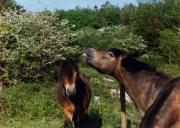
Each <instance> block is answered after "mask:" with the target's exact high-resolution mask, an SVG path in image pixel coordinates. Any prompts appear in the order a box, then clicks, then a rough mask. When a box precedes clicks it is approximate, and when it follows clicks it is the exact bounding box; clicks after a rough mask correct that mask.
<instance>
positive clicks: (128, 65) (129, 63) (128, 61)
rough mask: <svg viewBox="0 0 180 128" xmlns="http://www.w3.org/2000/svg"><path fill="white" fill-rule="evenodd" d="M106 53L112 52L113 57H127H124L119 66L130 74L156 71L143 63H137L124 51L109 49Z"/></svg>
mask: <svg viewBox="0 0 180 128" xmlns="http://www.w3.org/2000/svg"><path fill="white" fill-rule="evenodd" d="M108 51H110V52H113V53H114V55H115V57H119V56H121V55H126V56H127V57H125V58H124V59H123V60H122V62H121V64H122V66H123V67H124V68H125V69H126V70H127V71H130V72H139V71H142V70H145V71H156V69H155V68H154V67H153V66H151V65H149V64H147V63H144V62H141V61H138V60H136V59H135V58H133V57H132V56H131V55H129V54H128V53H126V52H125V51H122V50H120V49H117V48H111V49H109V50H108Z"/></svg>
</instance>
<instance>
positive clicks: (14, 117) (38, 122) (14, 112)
mask: <svg viewBox="0 0 180 128" xmlns="http://www.w3.org/2000/svg"><path fill="white" fill-rule="evenodd" d="M179 68H180V67H179V66H178V65H164V66H163V65H162V67H160V68H159V70H160V71H164V72H166V73H168V74H171V75H173V76H177V75H180V72H179ZM80 70H81V72H83V73H84V74H86V75H87V76H88V77H89V78H90V82H91V85H92V93H93V96H92V99H91V103H90V107H89V116H90V120H91V122H93V123H94V124H95V125H96V126H98V125H101V124H102V126H101V127H102V128H120V127H121V126H120V124H121V119H120V103H119V95H118V94H115V95H114V96H112V95H111V94H110V89H117V90H119V84H118V83H117V82H116V81H115V80H114V79H113V78H111V77H109V76H107V75H102V74H99V73H98V72H96V70H94V69H92V68H89V67H82V68H81V69H80ZM104 78H110V79H113V82H110V81H106V80H105V79H104ZM56 86H57V83H53V84H47V83H41V84H40V83H39V84H38V83H19V84H18V85H16V86H12V87H10V88H7V89H5V90H3V91H2V92H0V128H60V127H61V126H62V125H63V121H64V115H63V111H62V107H61V106H60V105H59V103H58V102H57V99H56V93H55V92H56ZM96 96H98V97H100V100H99V101H95V100H94V97H96ZM127 120H128V128H137V127H138V125H139V123H140V117H139V114H138V113H137V111H136V109H135V107H134V105H133V103H127ZM91 128H93V127H91Z"/></svg>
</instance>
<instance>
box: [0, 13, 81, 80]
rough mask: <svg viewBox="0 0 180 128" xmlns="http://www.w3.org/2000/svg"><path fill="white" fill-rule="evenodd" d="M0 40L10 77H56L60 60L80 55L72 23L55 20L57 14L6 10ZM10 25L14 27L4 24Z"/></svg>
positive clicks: (43, 78) (21, 78) (26, 78)
mask: <svg viewBox="0 0 180 128" xmlns="http://www.w3.org/2000/svg"><path fill="white" fill-rule="evenodd" d="M0 19H1V22H0V24H1V25H0V27H1V26H3V27H1V29H0V40H1V44H2V45H3V46H1V47H2V48H3V51H1V53H3V57H2V60H1V61H3V62H5V63H6V65H5V68H6V70H7V71H8V73H9V77H12V78H16V79H20V80H23V81H28V80H35V81H36V80H45V79H46V78H52V77H49V76H52V75H53V74H54V72H55V67H56V66H57V65H58V64H59V61H60V60H63V59H66V58H71V59H75V58H77V56H78V52H79V49H78V46H77V45H76V44H75V43H73V42H72V39H73V35H74V34H73V33H72V31H71V29H70V27H71V26H70V25H69V22H68V21H67V20H62V21H61V22H58V23H55V22H54V21H55V17H54V14H53V13H50V12H47V11H44V12H41V13H29V12H28V13H27V12H23V13H17V12H12V11H9V12H4V13H3V15H1V18H0ZM7 25H8V26H9V28H10V29H8V30H3V29H2V28H7V27H4V26H7Z"/></svg>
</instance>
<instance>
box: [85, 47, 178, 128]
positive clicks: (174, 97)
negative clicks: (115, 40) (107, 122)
mask: <svg viewBox="0 0 180 128" xmlns="http://www.w3.org/2000/svg"><path fill="white" fill-rule="evenodd" d="M83 57H84V59H85V61H86V62H87V63H88V64H89V65H90V66H92V67H94V68H95V69H97V70H98V71H99V72H102V73H106V74H110V75H111V76H113V77H114V78H116V79H117V80H118V81H119V82H120V83H121V85H122V87H123V88H124V89H125V91H126V92H127V93H128V94H129V96H130V97H131V98H132V100H133V101H134V103H135V105H136V106H137V108H138V110H139V113H140V115H141V116H144V115H145V116H144V118H143V121H142V122H141V125H140V127H141V128H180V78H172V77H170V76H168V75H165V74H164V73H161V72H158V71H156V69H155V68H152V67H151V66H149V65H148V64H146V63H143V62H141V61H138V60H136V59H134V58H133V57H131V56H129V55H128V54H127V53H125V52H123V51H121V50H119V49H110V50H106V51H99V50H96V49H84V50H83Z"/></svg>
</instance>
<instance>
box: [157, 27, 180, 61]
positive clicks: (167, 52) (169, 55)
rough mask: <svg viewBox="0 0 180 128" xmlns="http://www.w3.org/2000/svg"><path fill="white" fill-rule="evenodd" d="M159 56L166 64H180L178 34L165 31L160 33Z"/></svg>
mask: <svg viewBox="0 0 180 128" xmlns="http://www.w3.org/2000/svg"><path fill="white" fill-rule="evenodd" d="M159 42H160V44H159V47H158V48H159V55H161V56H163V58H164V60H165V62H166V63H177V64H179V63H180V50H179V49H180V39H179V37H178V35H177V33H176V32H174V31H172V30H169V29H165V30H164V31H161V32H160V38H159Z"/></svg>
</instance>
